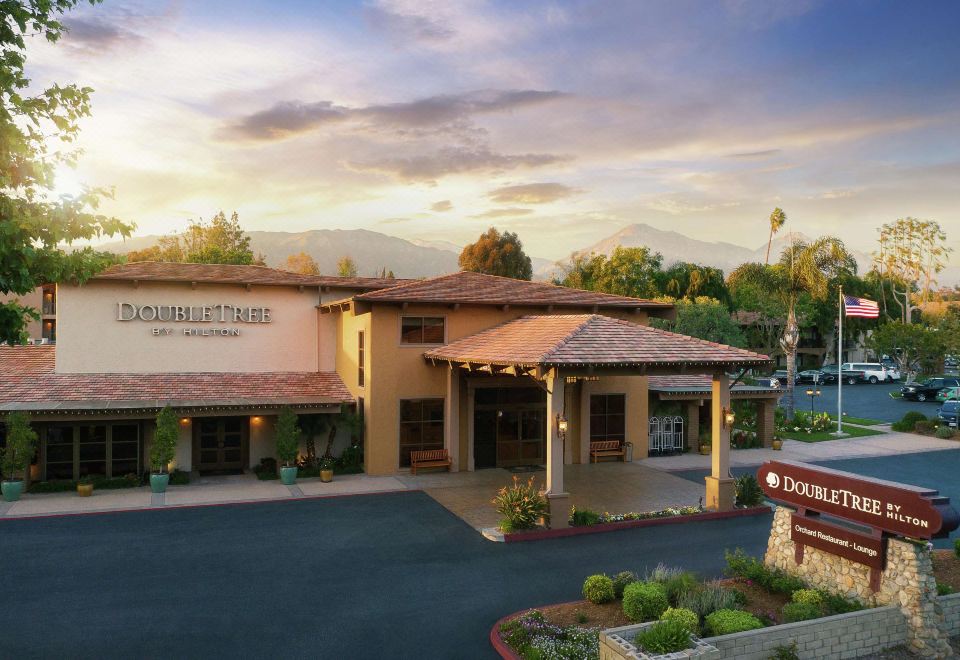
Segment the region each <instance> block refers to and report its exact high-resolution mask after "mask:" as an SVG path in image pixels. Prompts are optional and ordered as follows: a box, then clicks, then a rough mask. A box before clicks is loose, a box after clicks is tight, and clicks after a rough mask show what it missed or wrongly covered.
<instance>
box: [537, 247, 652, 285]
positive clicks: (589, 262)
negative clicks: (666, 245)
mask: <svg viewBox="0 0 960 660" xmlns="http://www.w3.org/2000/svg"><path fill="white" fill-rule="evenodd" d="M662 260H663V258H662V257H661V256H660V254H659V253H658V252H650V250H649V249H648V248H646V247H634V248H627V247H623V246H617V247H616V248H614V250H613V253H612V254H611V255H610V256H609V257H608V256H606V255H605V254H591V255H590V256H589V257H585V256H576V257H573V259H571V261H570V263H569V264H568V265H567V267H566V269H565V271H566V272H565V273H564V277H563V278H562V279H558V280H555V283H556V284H560V285H562V286H569V287H573V288H575V289H586V290H588V291H600V292H603V293H613V294H616V295H620V296H632V297H634V298H654V297H656V296H657V295H659V293H660V292H659V290H658V288H657V281H658V278H660V277H661V271H660V264H661V262H662Z"/></svg>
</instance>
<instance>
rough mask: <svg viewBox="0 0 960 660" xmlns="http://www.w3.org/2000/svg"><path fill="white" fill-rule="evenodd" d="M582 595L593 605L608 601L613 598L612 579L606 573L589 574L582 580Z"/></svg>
mask: <svg viewBox="0 0 960 660" xmlns="http://www.w3.org/2000/svg"><path fill="white" fill-rule="evenodd" d="M583 597H584V598H586V599H587V600H589V601H590V602H591V603H593V604H594V605H600V604H601V603H609V602H610V601H611V600H613V598H614V592H613V580H611V579H610V578H608V577H607V576H606V575H591V576H590V577H588V578H587V579H586V580H584V581H583Z"/></svg>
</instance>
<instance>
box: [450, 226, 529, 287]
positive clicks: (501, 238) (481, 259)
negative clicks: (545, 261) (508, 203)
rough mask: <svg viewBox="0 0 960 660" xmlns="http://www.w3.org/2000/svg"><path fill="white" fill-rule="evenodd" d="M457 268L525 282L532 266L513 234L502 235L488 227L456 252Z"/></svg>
mask: <svg viewBox="0 0 960 660" xmlns="http://www.w3.org/2000/svg"><path fill="white" fill-rule="evenodd" d="M460 268H461V269H462V270H470V271H473V272H475V273H484V274H486V275H500V276H501V277H512V278H513V279H515V280H529V279H531V278H532V277H533V264H532V263H531V262H530V257H528V256H527V255H526V254H525V253H524V251H523V243H521V242H520V239H519V238H517V235H516V234H513V233H510V232H508V231H505V232H503V233H502V234H501V233H500V232H499V231H497V229H496V227H490V229H488V230H487V231H486V232H485V233H484V234H481V235H480V238H479V239H477V242H476V243H472V244H470V245H468V246H466V247H465V248H463V252H461V253H460Z"/></svg>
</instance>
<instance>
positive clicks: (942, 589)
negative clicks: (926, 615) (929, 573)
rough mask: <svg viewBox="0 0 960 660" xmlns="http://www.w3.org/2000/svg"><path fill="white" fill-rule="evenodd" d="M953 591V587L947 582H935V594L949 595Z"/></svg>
mask: <svg viewBox="0 0 960 660" xmlns="http://www.w3.org/2000/svg"><path fill="white" fill-rule="evenodd" d="M952 593H953V587H951V586H950V585H949V584H941V583H939V582H937V595H938V596H949V595H950V594H952Z"/></svg>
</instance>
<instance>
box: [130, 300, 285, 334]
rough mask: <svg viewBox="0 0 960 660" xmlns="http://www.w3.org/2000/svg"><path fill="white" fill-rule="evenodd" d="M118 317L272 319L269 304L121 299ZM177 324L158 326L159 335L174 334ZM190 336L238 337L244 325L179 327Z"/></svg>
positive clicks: (178, 320)
mask: <svg viewBox="0 0 960 660" xmlns="http://www.w3.org/2000/svg"><path fill="white" fill-rule="evenodd" d="M117 320H118V321H124V322H126V321H146V322H148V323H150V322H161V323H204V324H207V323H209V324H214V323H257V324H260V323H272V322H273V318H272V316H271V313H270V308H269V307H244V306H240V305H224V304H217V305H190V306H187V305H135V304H133V303H128V302H120V303H117ZM174 332H175V330H174V328H168V327H154V328H152V329H151V334H153V336H155V337H164V336H169V335H173V334H174ZM181 333H182V334H183V335H186V336H189V337H238V336H240V328H232V327H211V326H205V327H199V328H198V327H193V328H179V329H177V330H176V334H181Z"/></svg>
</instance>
